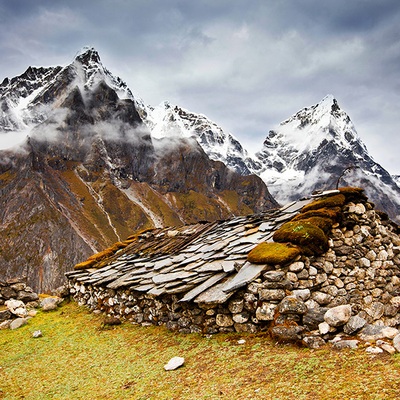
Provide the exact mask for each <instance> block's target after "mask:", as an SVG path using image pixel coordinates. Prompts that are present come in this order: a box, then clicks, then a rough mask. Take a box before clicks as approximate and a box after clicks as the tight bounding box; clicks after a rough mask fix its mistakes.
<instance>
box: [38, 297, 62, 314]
mask: <svg viewBox="0 0 400 400" xmlns="http://www.w3.org/2000/svg"><path fill="white" fill-rule="evenodd" d="M61 301H62V299H61V298H59V297H45V298H44V299H43V300H42V301H41V302H40V306H41V307H42V310H43V311H52V310H55V309H56V308H57V307H58V305H59V304H60V303H61Z"/></svg>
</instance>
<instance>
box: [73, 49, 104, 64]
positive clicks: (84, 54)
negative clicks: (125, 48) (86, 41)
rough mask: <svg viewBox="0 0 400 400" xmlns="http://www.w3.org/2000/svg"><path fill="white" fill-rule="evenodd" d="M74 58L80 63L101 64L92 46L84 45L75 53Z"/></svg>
mask: <svg viewBox="0 0 400 400" xmlns="http://www.w3.org/2000/svg"><path fill="white" fill-rule="evenodd" d="M75 60H76V61H79V62H80V63H82V65H91V64H101V61H100V55H99V53H98V51H97V50H96V49H95V48H94V47H92V46H84V47H82V49H81V50H80V51H78V53H77V54H76V55H75Z"/></svg>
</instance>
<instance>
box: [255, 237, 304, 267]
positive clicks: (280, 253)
mask: <svg viewBox="0 0 400 400" xmlns="http://www.w3.org/2000/svg"><path fill="white" fill-rule="evenodd" d="M300 254H301V251H300V249H299V248H298V247H297V246H294V245H292V244H291V243H266V242H263V243H260V244H258V245H257V246H256V247H255V248H254V249H253V250H251V251H250V253H249V254H248V256H247V261H249V262H251V263H253V264H271V265H276V264H280V265H285V264H287V263H289V262H291V261H292V260H294V259H295V258H296V257H297V256H299V255H300Z"/></svg>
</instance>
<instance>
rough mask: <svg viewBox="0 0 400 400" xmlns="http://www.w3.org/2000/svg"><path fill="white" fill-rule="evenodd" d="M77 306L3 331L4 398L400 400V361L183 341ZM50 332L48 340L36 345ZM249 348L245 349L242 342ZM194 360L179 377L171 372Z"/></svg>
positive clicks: (0, 368) (259, 340) (261, 341)
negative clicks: (177, 362)
mask: <svg viewBox="0 0 400 400" xmlns="http://www.w3.org/2000/svg"><path fill="white" fill-rule="evenodd" d="M102 320H103V318H102V317H101V316H96V315H93V314H90V313H89V312H88V311H86V310H85V309H82V308H79V307H78V306H77V305H76V304H75V303H69V304H66V305H64V306H62V307H60V308H59V309H58V310H57V311H53V312H51V313H43V312H39V313H38V315H37V316H36V317H35V318H33V319H31V320H30V321H29V323H28V325H26V326H24V327H22V328H20V329H18V330H14V331H10V330H7V331H0V399H40V400H42V399H143V400H144V399H230V400H233V399H284V400H288V399H296V400H297V399H307V400H309V399H318V400H321V399H340V400H343V399H396V398H400V355H399V354H397V355H395V356H389V355H383V356H382V355H381V356H371V355H369V354H367V353H365V351H363V350H357V351H350V350H348V351H334V350H332V349H331V348H330V346H327V347H326V348H324V349H320V350H309V349H303V348H298V347H296V346H289V345H275V344H274V343H273V342H272V341H271V340H270V339H269V338H267V337H265V336H262V335H238V334H227V335H217V336H213V337H212V338H206V337H202V336H200V335H183V334H176V333H173V332H170V331H167V330H166V329H165V328H162V327H139V326H134V325H132V324H129V323H125V324H123V325H120V326H116V327H112V328H110V329H102V328H101V325H102ZM38 329H40V330H41V331H42V332H43V337H41V338H37V339H34V338H33V337H32V333H33V331H35V330H38ZM241 338H243V339H245V340H246V342H245V343H244V344H238V340H239V339H241ZM174 356H181V357H184V358H185V365H184V366H183V367H181V368H179V369H177V370H175V371H168V372H167V371H165V370H164V368H163V366H164V365H165V364H166V363H167V362H168V361H169V359H170V358H172V357H174Z"/></svg>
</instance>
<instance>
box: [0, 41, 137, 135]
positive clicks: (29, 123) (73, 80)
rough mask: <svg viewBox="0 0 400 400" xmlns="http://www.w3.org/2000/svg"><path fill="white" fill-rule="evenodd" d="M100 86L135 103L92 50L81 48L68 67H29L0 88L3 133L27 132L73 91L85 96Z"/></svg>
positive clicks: (4, 81) (130, 93) (121, 83)
mask: <svg viewBox="0 0 400 400" xmlns="http://www.w3.org/2000/svg"><path fill="white" fill-rule="evenodd" d="M100 82H105V83H106V84H107V85H108V86H109V87H110V88H111V89H113V90H114V91H115V92H116V93H117V95H118V97H119V98H120V99H132V100H134V97H133V95H132V92H131V91H130V89H129V88H128V87H127V85H126V83H125V82H123V81H122V80H121V79H120V78H118V77H115V76H114V75H112V74H111V73H110V72H109V71H108V70H107V69H106V68H105V67H104V66H103V64H102V63H101V61H100V57H99V54H98V52H97V51H96V50H95V49H94V48H92V47H84V48H82V50H81V51H79V52H78V53H77V54H76V56H75V58H74V60H73V62H72V63H71V64H69V65H67V66H65V67H60V66H58V67H49V68H43V67H40V68H37V67H29V68H28V69H27V70H26V71H25V72H24V73H23V74H22V75H19V76H17V77H15V78H12V79H9V78H5V79H4V80H3V82H2V83H1V85H0V133H1V131H3V132H7V131H21V130H26V131H27V132H28V131H29V129H31V128H32V127H33V126H35V125H37V124H39V123H41V122H43V121H45V120H46V119H47V118H48V117H49V116H50V114H51V113H52V111H53V110H54V109H55V108H58V107H60V105H61V104H62V102H63V101H64V100H65V99H66V97H67V96H68V95H69V93H70V89H71V88H75V87H76V88H79V90H80V91H81V93H85V92H87V91H88V90H90V89H92V88H94V87H95V86H97V85H98V84H99V83H100Z"/></svg>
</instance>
